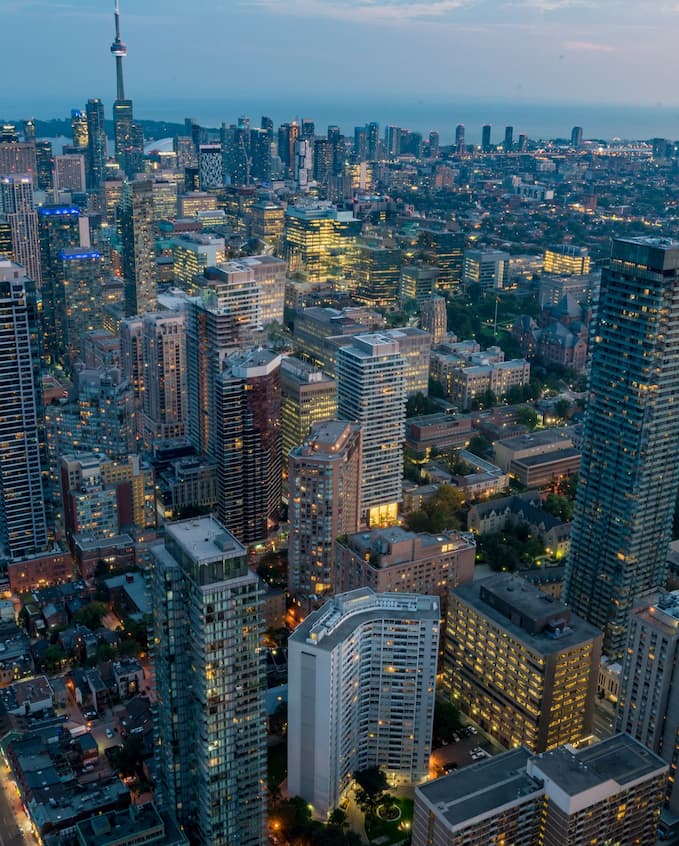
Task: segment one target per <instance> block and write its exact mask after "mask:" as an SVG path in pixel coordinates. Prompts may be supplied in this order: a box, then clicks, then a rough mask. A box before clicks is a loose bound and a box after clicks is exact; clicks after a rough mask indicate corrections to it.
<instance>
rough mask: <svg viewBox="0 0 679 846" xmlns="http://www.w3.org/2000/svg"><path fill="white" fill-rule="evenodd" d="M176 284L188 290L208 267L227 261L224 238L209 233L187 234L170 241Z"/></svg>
mask: <svg viewBox="0 0 679 846" xmlns="http://www.w3.org/2000/svg"><path fill="white" fill-rule="evenodd" d="M170 244H171V249H172V270H173V273H174V279H175V282H177V283H178V284H179V285H183V286H185V287H186V288H187V289H188V288H189V287H190V286H191V285H192V284H193V280H194V278H195V277H196V276H198V275H199V274H200V273H203V271H204V270H205V268H206V267H216V266H217V265H219V264H222V263H223V262H224V260H225V249H226V248H225V244H224V238H221V237H218V236H217V235H211V234H210V233H207V232H186V233H184V234H182V235H177V236H175V237H174V238H172V239H171V241H170Z"/></svg>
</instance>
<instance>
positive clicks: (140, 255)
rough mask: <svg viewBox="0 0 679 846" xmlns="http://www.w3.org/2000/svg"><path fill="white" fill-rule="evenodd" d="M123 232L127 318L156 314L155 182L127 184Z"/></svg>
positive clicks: (122, 205)
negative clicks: (151, 312)
mask: <svg viewBox="0 0 679 846" xmlns="http://www.w3.org/2000/svg"><path fill="white" fill-rule="evenodd" d="M120 229H121V235H122V242H123V276H124V278H125V315H126V316H127V317H132V316H134V315H135V314H144V313H145V312H147V311H149V312H150V311H155V310H156V303H157V291H156V242H155V224H154V195H153V182H151V181H150V180H146V179H139V180H135V181H134V182H125V183H124V184H123V191H122V196H121V209H120Z"/></svg>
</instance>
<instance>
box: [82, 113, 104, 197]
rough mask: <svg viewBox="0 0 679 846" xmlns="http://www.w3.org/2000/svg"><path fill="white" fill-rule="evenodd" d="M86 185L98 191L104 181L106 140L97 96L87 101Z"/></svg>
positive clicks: (102, 114) (102, 115) (91, 189)
mask: <svg viewBox="0 0 679 846" xmlns="http://www.w3.org/2000/svg"><path fill="white" fill-rule="evenodd" d="M85 113H86V116H87V187H88V189H89V190H90V191H98V190H99V189H100V188H101V183H102V182H103V181H104V169H105V167H106V156H107V141H106V126H105V122H104V104H103V103H102V102H101V100H100V99H99V98H95V99H92V100H88V101H87V105H86V106H85Z"/></svg>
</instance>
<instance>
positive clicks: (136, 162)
mask: <svg viewBox="0 0 679 846" xmlns="http://www.w3.org/2000/svg"><path fill="white" fill-rule="evenodd" d="M114 17H115V24H116V35H115V39H114V41H113V44H111V53H112V55H113V56H115V60H116V99H115V101H114V103H113V135H114V140H115V153H116V161H117V162H118V164H119V165H120V167H121V169H122V170H123V171H124V172H125V173H126V174H127V176H128V177H129V178H130V179H131V178H133V177H134V175H135V173H138V172H139V171H140V170H141V167H140V165H141V159H142V156H143V147H144V139H143V134H142V133H140V131H139V127H138V126H137V125H136V124H135V123H134V114H133V108H132V100H128V99H126V98H125V83H124V81H123V59H124V58H125V56H127V47H126V45H125V44H123V42H122V40H121V38H120V8H119V5H118V0H115V11H114Z"/></svg>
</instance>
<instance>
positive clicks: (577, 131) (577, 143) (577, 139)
mask: <svg viewBox="0 0 679 846" xmlns="http://www.w3.org/2000/svg"><path fill="white" fill-rule="evenodd" d="M582 139H583V129H582V127H581V126H574V127H573V129H572V130H571V147H576V148H578V147H582Z"/></svg>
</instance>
